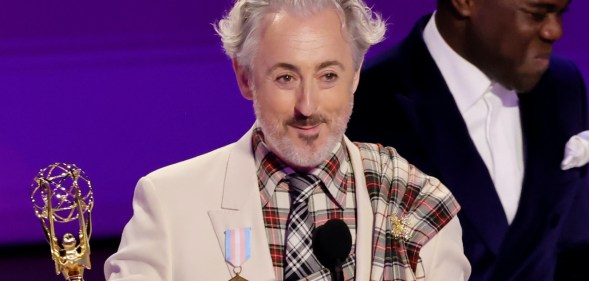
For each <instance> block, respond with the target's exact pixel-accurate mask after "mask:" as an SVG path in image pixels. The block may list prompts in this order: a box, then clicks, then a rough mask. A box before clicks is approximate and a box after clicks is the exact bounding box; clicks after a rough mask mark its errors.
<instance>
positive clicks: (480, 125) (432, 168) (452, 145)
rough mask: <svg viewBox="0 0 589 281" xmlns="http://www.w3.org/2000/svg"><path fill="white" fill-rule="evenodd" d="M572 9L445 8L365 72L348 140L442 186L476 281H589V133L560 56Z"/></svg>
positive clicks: (579, 91) (551, 1)
mask: <svg viewBox="0 0 589 281" xmlns="http://www.w3.org/2000/svg"><path fill="white" fill-rule="evenodd" d="M569 4H570V1H568V0H535V1H530V0H452V1H450V0H439V1H438V3H437V10H436V11H435V13H434V14H432V15H428V16H425V17H423V18H422V19H421V20H419V22H418V23H417V24H416V26H415V27H414V29H413V30H412V31H411V33H410V34H409V35H408V37H407V38H406V39H404V40H403V41H402V42H401V43H400V44H399V45H397V46H395V47H394V48H393V49H391V50H389V51H387V52H385V54H383V55H382V56H381V57H378V58H377V60H375V61H374V62H372V63H370V62H367V63H366V64H367V67H365V70H364V71H363V72H362V75H361V76H362V79H361V82H360V84H359V88H358V90H357V92H356V93H355V105H354V112H353V114H352V118H351V121H350V123H349V125H348V130H347V135H349V136H350V138H352V139H354V140H358V141H368V142H379V143H382V144H384V145H387V146H393V147H395V148H396V149H397V150H398V151H399V153H400V154H402V155H404V156H405V157H406V158H407V159H408V160H409V161H411V162H412V163H414V164H415V165H416V166H418V167H420V169H422V170H423V171H424V172H426V173H427V174H430V175H433V176H436V177H438V178H439V179H440V180H441V181H442V182H443V183H445V184H446V185H447V186H448V187H449V188H450V190H452V192H453V193H454V195H455V196H456V198H457V199H458V201H459V202H460V204H461V205H462V207H463V209H462V212H461V213H460V215H459V217H460V221H461V223H462V227H463V230H464V232H463V242H464V247H465V254H466V256H467V257H468V259H469V261H470V263H471V265H472V267H473V271H472V275H471V278H470V280H472V281H490V280H498V281H509V280H514V281H516V280H517V281H532V280H533V281H539V280H540V281H541V280H589V273H587V271H586V269H585V267H584V266H585V264H586V262H587V261H589V191H588V187H587V181H586V180H587V170H586V165H584V164H585V161H583V162H581V163H577V164H576V165H575V166H576V167H570V166H568V165H563V166H562V167H561V163H563V164H564V162H566V161H564V162H563V159H564V158H565V156H566V155H565V145H566V144H567V143H569V142H570V141H569V140H570V139H571V137H573V136H575V135H577V134H579V133H581V132H583V131H586V130H587V129H588V123H587V122H588V121H587V98H586V94H587V92H586V88H585V85H584V82H583V80H582V78H581V75H580V73H579V71H578V69H577V68H576V66H575V65H574V64H573V63H572V62H570V61H568V60H565V59H563V58H559V57H556V56H554V55H552V54H551V52H552V45H553V43H554V42H556V41H557V40H558V39H560V37H561V36H562V33H563V31H562V21H561V20H562V14H563V12H564V11H565V10H566V9H567V8H568V6H569Z"/></svg>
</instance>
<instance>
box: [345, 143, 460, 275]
mask: <svg viewBox="0 0 589 281" xmlns="http://www.w3.org/2000/svg"><path fill="white" fill-rule="evenodd" d="M355 144H356V145H357V146H358V148H359V149H360V155H361V157H362V164H363V166H364V175H365V177H366V188H368V193H369V196H370V201H371V204H372V209H373V212H374V225H373V228H374V230H373V240H372V242H373V249H372V253H373V260H372V270H371V277H370V279H371V280H385V281H389V280H393V281H396V280H403V281H407V280H418V279H422V278H424V275H425V273H424V269H423V265H422V263H421V259H420V257H419V251H420V250H421V247H422V246H423V245H425V244H426V243H427V242H428V241H429V240H430V239H431V238H433V237H434V236H435V235H436V234H437V233H438V232H439V231H440V230H441V229H442V228H443V227H444V226H445V225H446V224H447V223H448V222H449V221H450V220H451V219H452V218H453V217H454V216H456V214H457V213H458V211H459V210H460V206H459V205H458V202H457V201H456V199H455V198H454V197H453V196H452V194H451V193H450V191H449V190H448V189H447V188H446V187H445V186H444V185H443V184H441V183H440V181H439V180H438V179H436V178H433V177H430V176H427V175H426V174H424V173H422V172H421V171H419V170H418V169H417V168H415V166H413V165H410V164H409V163H407V161H406V160H405V159H403V158H401V157H400V156H399V154H397V152H396V150H395V149H394V148H391V147H383V146H381V145H376V144H368V143H355Z"/></svg>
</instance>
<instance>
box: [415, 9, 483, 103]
mask: <svg viewBox="0 0 589 281" xmlns="http://www.w3.org/2000/svg"><path fill="white" fill-rule="evenodd" d="M435 17H436V13H435V12H434V14H433V15H432V17H431V18H430V20H429V21H428V23H427V25H426V26H425V29H424V30H423V40H424V41H425V45H426V46H427V49H428V50H429V53H430V54H431V56H432V58H433V59H434V61H435V62H436V65H437V66H438V68H439V69H440V72H441V73H442V76H443V77H444V80H445V81H446V84H447V85H448V88H449V89H450V92H451V93H452V96H454V100H455V101H456V105H457V106H458V110H460V113H462V114H464V112H465V111H466V110H468V109H469V108H470V107H471V106H472V105H474V103H475V102H476V101H477V100H479V99H480V98H481V97H482V96H483V94H484V93H485V92H486V91H488V90H489V89H490V87H491V80H490V79H489V77H487V75H485V74H484V73H483V72H482V71H481V70H480V69H478V68H477V67H476V66H474V65H473V64H471V63H470V62H469V61H467V60H466V59H464V58H463V57H461V56H460V55H459V54H458V53H456V52H455V51H454V50H453V49H452V47H450V45H448V43H446V41H445V40H444V38H442V35H441V34H440V32H439V30H438V27H437V25H436V21H435Z"/></svg>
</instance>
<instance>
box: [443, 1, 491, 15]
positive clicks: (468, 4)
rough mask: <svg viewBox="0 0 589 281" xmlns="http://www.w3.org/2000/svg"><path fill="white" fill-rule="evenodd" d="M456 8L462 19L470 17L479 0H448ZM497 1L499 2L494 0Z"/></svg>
mask: <svg viewBox="0 0 589 281" xmlns="http://www.w3.org/2000/svg"><path fill="white" fill-rule="evenodd" d="M447 1H449V2H450V3H451V5H452V7H454V11H455V12H456V13H458V14H459V15H460V16H462V17H466V18H467V17H470V15H471V14H472V9H473V7H474V4H475V2H476V1H477V0H447ZM492 1H497V0H492Z"/></svg>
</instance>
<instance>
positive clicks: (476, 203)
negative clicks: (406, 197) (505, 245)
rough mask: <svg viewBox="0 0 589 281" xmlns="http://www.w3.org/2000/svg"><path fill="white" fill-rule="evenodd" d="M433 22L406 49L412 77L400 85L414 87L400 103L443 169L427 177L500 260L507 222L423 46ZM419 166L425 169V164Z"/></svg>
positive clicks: (417, 31)
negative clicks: (438, 184)
mask: <svg viewBox="0 0 589 281" xmlns="http://www.w3.org/2000/svg"><path fill="white" fill-rule="evenodd" d="M427 19H429V17H426V18H424V19H422V20H421V21H420V22H419V23H418V25H417V26H416V28H415V29H414V30H413V31H412V33H411V34H410V37H409V38H408V40H407V41H406V42H407V43H406V44H405V45H404V46H402V48H410V50H411V51H410V53H411V54H412V55H411V56H407V59H406V61H405V63H404V64H403V65H406V66H407V69H408V71H407V72H406V73H407V76H406V77H398V78H397V79H402V80H404V81H406V83H409V84H410V85H407V89H409V90H407V92H405V93H403V94H400V95H397V96H396V97H395V98H396V99H397V102H398V103H399V104H401V108H402V109H404V110H406V111H407V114H412V115H414V117H413V118H409V119H410V120H412V122H413V123H414V124H413V128H415V130H416V132H417V134H418V136H417V137H418V139H421V140H424V141H422V143H423V144H424V145H423V149H424V150H425V151H426V152H427V153H426V155H427V156H428V157H430V159H429V161H431V162H432V164H433V165H432V167H437V170H434V169H432V170H431V171H427V170H426V169H424V170H425V172H427V173H430V174H433V175H435V176H437V177H439V178H440V180H441V181H442V182H443V183H444V184H445V185H446V186H448V188H449V189H450V190H451V191H452V193H453V194H454V196H455V197H456V198H457V200H458V202H459V203H460V205H461V206H462V212H460V216H461V220H462V223H463V225H464V224H470V226H471V227H472V228H473V229H474V230H475V231H476V232H477V234H472V233H471V234H470V235H479V236H481V237H482V239H483V240H484V241H485V242H486V244H487V245H488V247H489V248H490V249H491V250H492V251H493V252H494V253H496V254H497V253H498V251H499V248H500V246H501V243H502V241H503V239H504V237H505V235H506V233H507V230H508V224H507V219H506V218H505V213H504V211H503V208H502V205H501V203H500V201H499V197H498V196H497V193H496V191H495V188H494V185H493V182H492V180H491V177H490V175H489V173H488V170H487V168H486V166H485V164H484V162H483V160H482V159H481V157H480V156H479V154H478V151H477V149H476V147H475V145H474V143H473V141H472V139H471V138H470V135H469V133H468V129H467V127H466V124H465V122H464V119H463V118H462V116H461V114H460V112H459V110H458V107H457V105H456V103H455V101H454V98H453V96H452V94H451V93H450V90H449V89H448V87H447V85H446V83H445V81H444V79H443V77H442V75H441V73H440V71H439V69H438V68H437V66H436V64H435V62H434V60H433V58H432V57H431V55H430V54H429V52H428V50H427V47H426V46H425V43H424V42H423V38H422V35H421V34H422V30H423V27H424V26H425V23H426V22H427ZM415 61H418V62H419V63H415ZM411 77H418V79H417V80H415V79H414V78H411ZM410 112H413V113H410ZM426 162H427V161H426ZM448 163H452V165H448ZM413 164H416V165H417V166H418V167H419V168H421V167H420V163H413ZM425 166H428V165H425ZM422 169H423V168H422ZM465 231H467V228H465Z"/></svg>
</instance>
